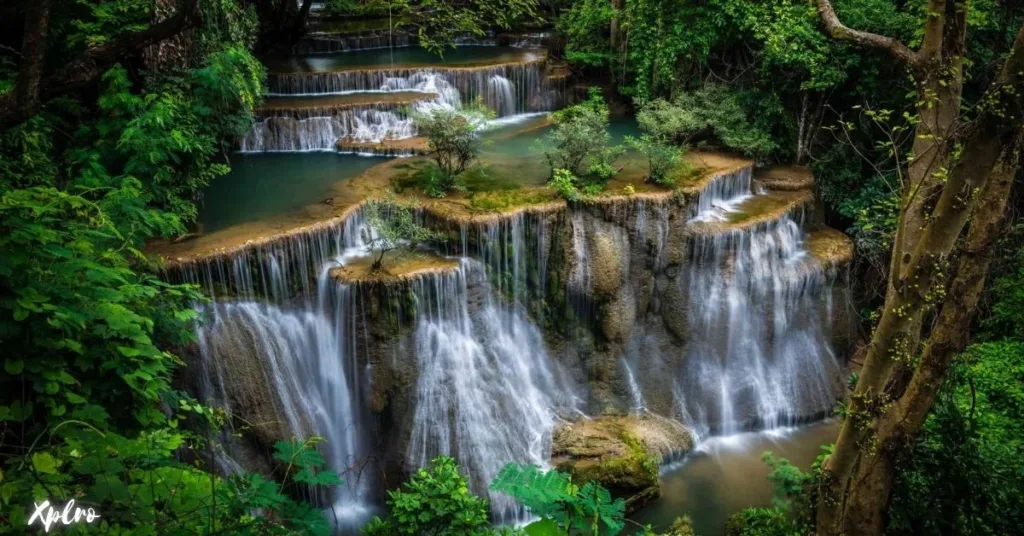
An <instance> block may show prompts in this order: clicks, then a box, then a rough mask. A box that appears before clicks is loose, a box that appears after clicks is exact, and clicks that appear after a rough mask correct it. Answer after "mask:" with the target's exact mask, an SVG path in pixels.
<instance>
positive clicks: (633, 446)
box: [552, 414, 693, 511]
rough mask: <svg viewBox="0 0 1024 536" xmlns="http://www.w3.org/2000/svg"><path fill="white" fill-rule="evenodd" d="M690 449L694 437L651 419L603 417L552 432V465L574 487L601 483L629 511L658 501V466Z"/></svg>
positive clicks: (664, 420) (677, 425)
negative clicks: (572, 483) (574, 485)
mask: <svg viewBox="0 0 1024 536" xmlns="http://www.w3.org/2000/svg"><path fill="white" fill-rule="evenodd" d="M692 447H693V437H692V435H691V434H690V432H689V431H688V430H687V429H686V427H684V426H683V425H682V424H681V423H679V422H677V421H673V420H671V419H667V418H665V417H661V416H658V415H654V414H642V415H630V416H604V417H598V418H595V419H586V420H580V421H578V422H575V423H569V424H565V425H563V426H562V427H560V428H558V429H556V430H555V433H554V445H553V447H552V464H553V465H554V466H555V467H556V468H557V469H558V470H560V471H565V472H568V473H570V474H571V475H572V476H573V481H574V482H575V483H577V484H578V485H583V484H585V483H587V482H592V481H593V482H597V483H599V484H601V485H602V486H604V487H605V488H606V489H608V490H609V491H610V492H611V493H612V495H613V496H615V497H619V498H623V499H625V500H626V507H627V510H629V511H633V510H636V509H638V508H640V507H642V506H643V505H645V504H647V503H648V502H650V501H651V500H653V499H655V498H657V497H658V496H659V494H660V492H659V489H658V467H659V465H660V464H661V463H662V462H663V461H665V460H667V459H670V458H672V457H673V456H675V455H677V454H680V453H685V452H687V451H689V450H690V449H691V448H692Z"/></svg>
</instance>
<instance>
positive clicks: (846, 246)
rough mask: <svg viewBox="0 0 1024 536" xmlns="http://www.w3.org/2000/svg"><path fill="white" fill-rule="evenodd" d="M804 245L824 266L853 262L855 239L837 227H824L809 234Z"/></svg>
mask: <svg viewBox="0 0 1024 536" xmlns="http://www.w3.org/2000/svg"><path fill="white" fill-rule="evenodd" d="M804 247H806V248H807V251H808V253H810V254H811V256H813V257H814V258H815V259H816V260H817V261H818V262H819V263H821V265H822V266H824V267H826V268H833V267H839V266H845V265H847V264H849V263H851V262H853V252H854V246H853V240H850V237H848V236H846V235H845V234H843V233H842V232H841V231H837V230H836V229H830V228H827V227H826V228H824V229H822V230H820V231H815V232H813V233H810V234H808V235H807V238H806V239H805V240H804Z"/></svg>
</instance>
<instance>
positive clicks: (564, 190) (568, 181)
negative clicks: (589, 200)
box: [548, 169, 581, 202]
mask: <svg viewBox="0 0 1024 536" xmlns="http://www.w3.org/2000/svg"><path fill="white" fill-rule="evenodd" d="M577 182H579V179H577V178H576V177H575V176H574V175H573V174H572V172H571V171H569V170H567V169H556V170H555V172H554V174H552V176H551V180H550V181H548V186H551V187H552V188H554V190H555V192H557V193H558V195H559V196H560V197H561V198H563V199H565V200H566V201H569V202H574V201H579V200H580V197H581V194H580V190H579V188H577V187H576V183H577Z"/></svg>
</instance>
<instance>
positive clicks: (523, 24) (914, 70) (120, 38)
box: [0, 0, 1024, 535]
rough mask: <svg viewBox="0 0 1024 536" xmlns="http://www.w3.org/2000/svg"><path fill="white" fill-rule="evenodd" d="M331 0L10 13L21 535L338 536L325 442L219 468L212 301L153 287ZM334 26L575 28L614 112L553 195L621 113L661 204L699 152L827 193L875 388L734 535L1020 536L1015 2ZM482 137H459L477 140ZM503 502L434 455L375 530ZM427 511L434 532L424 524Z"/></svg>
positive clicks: (1021, 117)
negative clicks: (46, 510)
mask: <svg viewBox="0 0 1024 536" xmlns="http://www.w3.org/2000/svg"><path fill="white" fill-rule="evenodd" d="M312 5H313V2H312V1H311V0H302V1H301V2H294V1H290V0H92V1H85V0H78V1H59V0H11V1H8V2H4V3H3V5H0V28H2V29H3V32H2V33H0V359H2V360H3V374H0V391H2V393H3V395H2V397H0V533H21V532H24V530H25V521H26V518H27V516H28V515H30V512H29V509H30V506H31V504H32V503H33V501H40V500H42V499H44V498H52V499H59V500H62V501H63V500H68V499H71V498H75V499H78V500H80V501H82V502H91V503H93V504H102V505H103V510H102V512H103V517H102V519H101V521H100V523H101V524H102V533H110V534H326V533H329V531H330V525H329V523H328V521H327V520H326V519H325V518H324V516H323V514H322V512H321V511H320V510H318V509H316V508H314V507H313V506H311V505H310V504H309V503H308V502H306V501H305V500H304V499H303V494H302V493H299V492H297V491H296V490H297V489H298V488H300V487H301V488H303V489H307V487H308V486H313V487H321V486H335V485H344V484H343V483H340V481H339V478H338V475H335V474H333V473H331V472H330V471H326V470H324V467H323V465H324V464H323V459H322V458H321V457H320V455H319V454H318V452H317V440H316V439H315V438H314V439H309V440H306V441H298V442H291V443H289V442H282V443H280V444H278V445H276V448H275V454H274V459H275V460H276V461H277V462H279V464H280V466H279V467H278V468H277V470H276V471H275V474H278V475H282V477H281V478H280V479H279V480H278V481H272V480H270V479H268V478H266V477H264V476H261V475H259V474H240V475H235V476H232V477H223V476H218V474H217V472H216V471H214V470H213V469H212V467H211V466H210V464H209V463H208V461H209V460H212V459H215V458H216V454H217V452H216V451H217V449H218V448H219V446H218V442H217V441H216V440H215V438H216V437H217V434H218V431H219V430H220V429H221V428H222V427H223V426H224V424H225V423H226V422H227V419H228V416H226V415H225V414H224V413H223V411H222V410H218V409H214V408H210V407H207V406H205V405H204V404H203V403H202V401H197V400H195V399H194V398H193V397H192V396H191V395H190V394H189V393H187V392H183V391H181V390H179V389H177V388H176V387H175V384H174V383H173V382H172V379H173V375H174V373H175V370H176V369H178V368H179V367H180V366H181V365H182V361H181V359H180V358H179V357H178V356H177V355H176V354H175V349H176V348H179V347H180V346H181V345H183V344H187V343H188V342H190V340H191V339H192V337H193V336H194V335H193V332H192V329H191V325H192V323H193V322H194V321H196V320H197V318H196V312H195V309H194V308H193V307H192V304H193V303H195V302H197V301H202V300H203V299H204V298H203V296H202V295H201V294H200V293H199V292H198V290H197V289H196V288H195V287H193V286H188V285H176V284H170V283H168V282H166V281H164V280H162V279H161V278H160V266H159V263H158V261H157V260H155V259H153V258H151V257H149V256H147V255H146V254H145V253H144V246H145V243H146V242H147V241H148V240H152V239H159V238H165V239H173V238H175V237H178V236H181V235H183V234H185V233H187V232H188V229H189V226H190V225H191V224H193V223H194V222H195V220H196V217H197V208H196V206H197V201H199V199H200V196H201V192H202V190H203V188H204V187H205V186H206V185H207V184H209V183H210V181H213V180H216V179H217V177H219V176H221V175H223V174H225V173H226V172H227V171H228V170H229V168H228V166H227V159H226V157H225V154H226V153H227V152H228V151H230V150H231V144H232V140H233V139H234V138H235V137H236V136H239V135H241V134H243V133H244V132H246V131H247V129H248V128H249V126H250V124H251V121H252V112H253V109H254V107H255V106H257V105H258V103H259V102H260V100H261V98H262V95H263V93H264V76H265V74H264V70H263V67H262V66H261V64H260V63H259V61H257V60H256V57H255V55H254V53H255V52H257V51H259V52H266V51H271V50H274V49H280V48H282V47H283V48H287V47H290V46H291V45H292V44H293V43H294V42H295V41H296V40H297V39H298V38H300V37H301V36H302V35H303V34H304V33H305V32H307V31H309V30H310V26H311V24H312V23H311V17H310V11H311V9H312ZM324 9H325V10H327V11H329V12H330V13H331V14H332V15H335V16H342V17H348V19H351V20H352V21H356V22H360V21H366V20H369V19H371V18H374V19H383V20H386V25H385V26H384V27H385V28H388V29H389V30H393V29H396V28H405V29H407V30H408V31H410V32H412V33H414V34H415V35H416V36H417V37H418V38H419V40H420V42H421V43H422V44H423V45H424V46H427V47H428V48H431V49H433V50H436V51H440V52H443V50H444V49H446V48H447V47H448V46H450V45H451V44H452V43H453V41H454V40H455V39H456V38H458V37H462V36H465V35H478V36H479V35H483V34H484V33H486V32H488V31H493V32H499V31H504V30H508V29H511V28H526V29H536V28H548V29H553V30H554V31H555V32H556V35H557V39H556V40H555V47H554V50H553V53H554V54H556V55H557V56H559V57H561V58H564V59H565V60H566V61H567V62H568V63H569V65H570V66H571V68H572V69H573V71H574V74H575V75H576V76H577V77H578V78H579V79H580V80H582V81H583V82H584V83H585V85H587V86H593V87H598V88H600V91H599V92H594V93H593V94H592V95H591V96H590V98H589V100H584V102H583V104H581V105H579V106H577V107H573V108H570V109H567V110H566V111H564V112H561V113H560V114H559V115H557V116H556V118H555V121H556V124H557V126H556V128H555V129H554V133H553V134H552V136H553V138H554V139H553V141H554V145H555V146H556V147H557V149H556V150H555V151H553V152H552V153H551V154H549V155H548V159H549V161H550V162H551V170H552V177H551V184H552V185H553V186H554V187H555V188H556V189H558V191H559V192H560V193H562V195H564V196H565V197H567V198H570V199H576V198H578V196H580V195H581V194H585V193H586V192H587V188H588V187H590V188H594V187H593V186H591V185H594V184H597V185H598V186H597V188H598V189H599V188H600V187H601V185H602V184H603V183H604V182H606V181H607V180H608V178H610V175H609V172H614V170H609V162H610V159H611V158H613V155H614V153H615V152H616V151H618V150H620V148H617V147H612V146H611V145H610V143H599V144H598V145H599V147H596V148H595V147H593V146H588V147H580V145H579V143H578V142H579V140H580V139H585V138H582V137H587V138H589V139H590V140H591V141H593V140H598V141H601V140H607V137H606V136H605V135H603V134H601V133H602V132H606V130H607V114H608V108H607V105H608V104H609V103H612V102H614V103H615V104H624V105H627V106H631V107H632V108H633V110H634V111H635V112H636V113H637V116H638V120H639V121H640V124H641V126H642V127H643V129H644V134H643V137H641V138H637V139H633V140H631V141H629V144H630V145H631V146H633V147H635V148H637V149H639V150H640V151H641V152H643V153H644V154H645V155H646V157H647V158H648V159H649V164H650V166H649V167H650V169H649V176H650V178H649V180H651V181H652V182H656V183H659V184H663V183H667V182H666V181H667V178H668V177H670V176H671V173H669V170H671V169H672V167H673V166H675V165H677V159H678V152H677V151H679V150H681V146H683V145H686V146H698V145H705V144H707V145H712V146H716V147H720V148H725V149H728V150H732V151H735V152H739V153H744V154H747V155H749V156H751V157H753V158H756V159H757V160H758V161H761V162H785V163H789V162H793V163H799V164H805V165H807V166H809V167H810V168H811V169H813V170H814V172H815V176H816V178H817V185H816V188H817V190H818V194H819V197H820V198H821V200H822V201H823V203H824V206H825V208H826V217H827V219H828V220H829V223H830V224H832V225H833V226H837V227H840V228H843V229H846V230H847V231H848V232H849V233H850V235H851V236H852V237H853V238H854V239H855V241H856V243H857V262H856V264H855V266H854V267H853V270H854V271H855V277H852V278H851V279H852V280H853V281H856V282H858V284H857V289H856V291H857V296H858V305H859V307H860V310H861V311H862V313H863V314H862V317H863V330H864V333H865V341H866V343H865V345H864V349H863V352H862V355H861V356H859V357H860V359H861V360H862V362H863V368H862V369H861V371H860V372H859V373H858V374H857V376H856V378H855V382H852V383H853V384H854V386H853V391H852V393H851V396H850V397H849V400H848V402H847V403H846V404H844V405H843V407H842V408H841V409H840V418H841V419H842V428H841V432H840V434H839V437H838V438H837V439H836V442H835V444H834V445H829V446H825V448H824V449H823V454H822V456H821V458H820V459H819V462H818V463H816V464H815V465H814V467H812V468H811V469H810V471H807V472H805V471H801V470H799V469H797V468H795V467H793V466H791V465H789V464H788V463H787V462H785V461H784V460H779V459H775V458H773V457H767V458H766V460H767V462H768V463H770V464H771V465H772V466H773V467H774V472H773V477H772V478H773V482H774V483H775V484H776V486H777V488H778V497H777V499H778V500H777V501H776V502H775V505H774V506H773V507H770V508H758V509H749V510H746V511H743V512H741V513H739V514H737V515H736V516H735V517H734V518H733V519H732V520H731V521H730V523H729V526H728V527H727V528H726V530H727V531H728V532H729V534H734V535H762V534H763V535H792V534H820V535H839V534H866V535H872V534H883V533H884V534H929V535H931V534H935V535H939V534H970V535H988V534H993V535H995V534H1010V533H1015V532H1018V531H1019V528H1020V527H1021V526H1022V524H1024V504H1022V503H1021V501H1020V497H1022V496H1024V387H1022V386H1024V268H1022V261H1024V233H1022V227H1021V226H1020V222H1019V221H1018V220H1017V219H1016V216H1017V214H1019V212H1020V208H1021V207H1022V200H1021V192H1020V187H1019V185H1020V180H1019V179H1020V177H1021V165H1020V157H1021V147H1022V144H1021V135H1022V132H1021V125H1022V124H1024V122H1022V121H1024V112H1022V110H1024V87H1022V84H1024V79H1022V77H1024V6H1022V5H1021V4H1020V3H1019V2H1015V1H1012V0H911V1H903V0H832V1H829V0H813V1H808V0H767V1H766V0H546V1H543V2H541V1H538V0H501V1H497V2H492V1H486V0H398V1H395V2H391V1H388V0H365V1H364V0H328V1H327V2H325V7H324ZM454 125H455V126H456V127H458V126H459V125H460V124H458V123H457V122H456V123H454ZM449 126H451V125H449V124H444V125H439V129H441V130H442V131H443V130H444V129H445V128H448V127H449ZM463 126H464V125H463ZM464 133H465V129H462V130H457V131H455V132H454V133H453V136H454V138H453V139H456V140H461V141H462V142H466V138H465V137H464V136H463V137H459V135H460V134H464ZM595 133H596V134H595ZM472 143H473V142H468V144H469V145H472ZM464 145H465V143H464V144H463V145H458V146H457V147H456V148H455V149H453V150H454V151H455V153H453V154H456V158H455V159H454V160H452V162H454V164H451V165H449V163H448V161H445V162H441V161H439V162H438V169H439V170H440V171H441V173H440V174H439V175H438V178H437V181H439V182H440V184H439V191H440V192H441V193H443V192H447V191H448V190H449V189H451V188H455V187H456V186H457V184H456V183H455V182H451V180H452V178H453V177H454V176H455V175H457V174H458V172H461V171H464V169H465V166H464V164H466V163H468V162H469V161H471V160H472V158H471V157H469V158H463V156H462V153H460V152H459V151H461V150H462V147H463V146H464ZM470 149H471V151H470V153H473V155H475V151H476V150H477V148H475V147H470ZM467 154H468V153H467ZM470 156H472V155H470ZM494 487H495V489H498V490H501V491H504V492H507V493H509V494H510V495H512V496H513V497H515V498H516V499H517V500H519V501H520V502H521V503H522V504H525V505H527V506H530V507H531V508H532V509H533V510H534V511H535V512H538V513H539V514H540V515H541V516H542V519H541V521H539V522H538V524H537V526H535V527H534V528H533V529H531V530H532V532H531V530H527V531H526V532H527V533H529V534H615V533H617V532H618V531H619V530H621V529H622V525H623V523H624V521H623V519H622V511H621V507H620V505H617V504H616V502H615V501H613V500H611V499H610V498H609V497H607V492H604V493H602V492H603V490H601V489H599V488H597V487H594V486H592V487H590V488H587V487H586V486H584V487H576V486H574V485H573V484H572V482H571V481H569V480H567V479H566V477H565V476H564V475H559V474H558V473H543V472H541V471H539V470H537V469H536V468H524V467H517V466H510V468H507V469H506V471H504V472H503V473H502V474H501V475H499V478H498V480H497V482H495V483H494ZM484 503H485V500H484V499H483V498H479V497H472V496H471V495H468V493H467V491H466V484H465V479H464V477H463V476H462V475H460V473H459V471H458V468H457V467H456V466H455V465H454V462H452V461H451V460H448V459H439V460H436V461H435V462H434V464H433V465H432V467H430V468H427V469H424V471H421V472H419V473H417V474H415V475H413V477H412V479H411V480H410V481H409V482H408V483H406V484H405V485H404V486H403V487H402V488H400V489H399V490H397V491H394V492H392V493H391V495H390V499H389V501H388V505H389V508H390V511H391V516H390V517H387V518H385V519H381V520H376V521H374V522H373V523H371V525H370V526H369V527H367V531H368V533H370V534H421V533H433V534H467V533H477V532H479V533H488V532H491V531H495V530H511V529H495V528H493V527H490V526H489V522H488V520H487V519H486V516H485V515H484V514H483V512H485V511H486V507H485V504H484ZM425 504H429V505H431V508H432V509H431V512H433V514H432V517H429V519H423V518H421V517H420V516H412V515H411V514H410V512H414V511H416V510H417V509H418V508H422V507H423V505H425ZM683 514H685V512H680V515H683ZM588 520H589V521H588ZM423 524H429V525H430V527H429V529H427V528H424V527H423ZM683 525H685V523H684V524H683ZM463 529H465V530H463ZM683 530H685V527H682V525H681V527H680V531H683ZM542 531H547V532H542ZM681 533H682V532H680V534H681Z"/></svg>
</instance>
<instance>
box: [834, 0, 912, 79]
mask: <svg viewBox="0 0 1024 536" xmlns="http://www.w3.org/2000/svg"><path fill="white" fill-rule="evenodd" d="M816 1H817V4H818V13H819V14H820V15H821V21H822V22H823V23H824V24H825V29H826V30H827V31H828V34H829V35H831V36H832V38H833V39H838V40H841V41H850V42H852V43H855V44H858V45H861V46H865V47H871V48H878V49H882V50H885V51H887V52H889V54H890V55H892V56H893V57H894V58H896V59H898V60H900V61H902V62H903V63H906V64H907V65H908V66H914V65H915V64H916V63H917V54H916V53H915V52H914V51H913V50H911V49H910V48H909V47H907V45H904V44H903V43H902V42H900V40H899V39H895V38H892V37H886V36H884V35H878V34H873V33H871V32H864V31H861V30H854V29H853V28H850V27H848V26H846V25H844V24H843V23H842V22H840V20H839V17H838V16H837V15H836V10H835V9H833V7H832V3H831V2H829V0H816Z"/></svg>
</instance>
